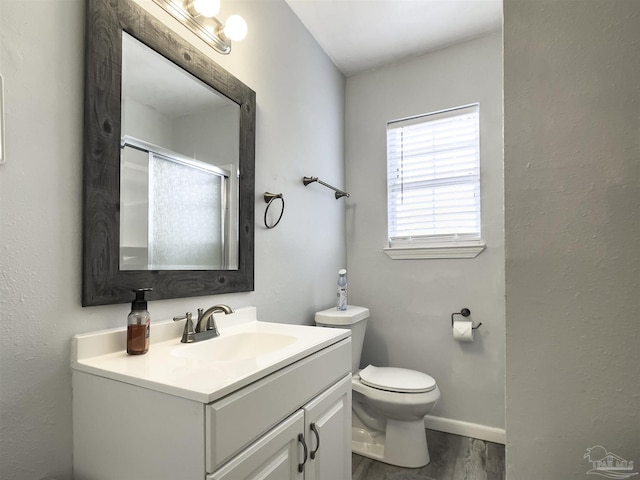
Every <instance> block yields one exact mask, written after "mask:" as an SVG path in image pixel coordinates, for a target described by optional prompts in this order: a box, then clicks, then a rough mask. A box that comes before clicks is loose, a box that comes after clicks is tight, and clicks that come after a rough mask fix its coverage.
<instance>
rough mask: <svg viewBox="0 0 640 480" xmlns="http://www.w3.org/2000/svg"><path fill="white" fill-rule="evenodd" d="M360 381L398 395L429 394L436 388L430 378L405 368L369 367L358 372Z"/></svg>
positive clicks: (433, 380) (432, 379) (434, 382)
mask: <svg viewBox="0 0 640 480" xmlns="http://www.w3.org/2000/svg"><path fill="white" fill-rule="evenodd" d="M360 381H361V382H362V383H364V384H365V385H369V386H370V387H373V388H378V389H380V390H388V391H391V392H400V393H421V392H429V391H431V390H433V389H434V388H436V381H435V379H434V378H433V377H432V376H430V375H427V374H426V373H422V372H417V371H415V370H409V369H406V368H395V367H374V366H373V365H369V366H367V367H366V368H363V369H362V370H360Z"/></svg>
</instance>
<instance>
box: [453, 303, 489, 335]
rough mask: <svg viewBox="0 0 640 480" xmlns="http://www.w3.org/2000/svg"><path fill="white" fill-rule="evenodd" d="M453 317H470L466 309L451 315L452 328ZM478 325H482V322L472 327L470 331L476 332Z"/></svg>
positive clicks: (469, 312)
mask: <svg viewBox="0 0 640 480" xmlns="http://www.w3.org/2000/svg"><path fill="white" fill-rule="evenodd" d="M454 315H462V316H463V317H465V318H466V317H468V316H469V315H471V310H469V309H468V308H463V309H462V310H460V311H459V312H453V313H452V314H451V326H452V327H453V317H454ZM480 325H482V322H480V323H479V324H478V325H476V326H475V327H474V326H472V327H471V329H472V330H477V329H479V328H480Z"/></svg>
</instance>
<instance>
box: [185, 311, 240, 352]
mask: <svg viewBox="0 0 640 480" xmlns="http://www.w3.org/2000/svg"><path fill="white" fill-rule="evenodd" d="M216 312H224V314H225V315H229V314H230V313H233V308H231V307H229V306H228V305H222V304H218V305H214V306H213V307H211V308H208V309H207V310H203V309H202V308H199V309H198V322H197V323H196V326H195V328H194V327H193V323H192V322H191V312H187V314H186V315H185V316H180V317H174V318H173V321H174V322H176V321H178V320H184V319H185V318H186V319H187V322H186V324H185V326H184V332H183V333H182V340H180V341H181V342H182V343H192V342H197V341H199V340H207V339H209V338H215V337H219V336H220V332H219V331H218V326H217V325H216V320H215V318H213V314H214V313H216Z"/></svg>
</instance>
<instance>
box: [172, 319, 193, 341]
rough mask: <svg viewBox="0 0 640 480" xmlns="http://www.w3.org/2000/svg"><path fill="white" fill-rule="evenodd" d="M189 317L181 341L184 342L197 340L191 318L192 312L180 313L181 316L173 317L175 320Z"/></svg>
mask: <svg viewBox="0 0 640 480" xmlns="http://www.w3.org/2000/svg"><path fill="white" fill-rule="evenodd" d="M185 318H186V319H187V321H186V323H185V324H184V330H183V331H182V338H181V339H180V342H182V343H193V342H195V341H196V338H195V332H194V329H193V320H191V312H187V313H186V315H180V316H179V317H173V321H174V322H177V321H179V320H184V319H185Z"/></svg>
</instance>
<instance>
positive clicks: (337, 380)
mask: <svg viewBox="0 0 640 480" xmlns="http://www.w3.org/2000/svg"><path fill="white" fill-rule="evenodd" d="M309 328H314V327H309ZM128 360H129V359H126V361H128ZM100 361H101V360H100ZM132 361H134V362H135V361H139V360H137V359H132ZM87 365H88V366H87ZM95 365H98V361H97V360H96V361H95V362H94V363H93V364H90V363H89V362H86V364H85V365H80V367H79V368H77V367H76V366H74V370H73V377H72V378H73V437H74V459H73V463H74V478H75V479H76V480H146V479H149V480H151V479H153V480H244V479H258V478H259V479H271V480H288V479H298V480H303V479H304V480H347V479H350V478H351V375H350V373H349V370H350V365H351V339H350V338H349V337H348V336H347V337H346V338H345V337H342V338H338V339H337V340H336V341H335V343H332V344H329V345H328V346H323V347H322V348H321V349H320V350H318V351H315V352H314V353H312V354H310V355H308V356H305V357H303V358H300V359H297V360H296V361H294V362H293V363H290V364H288V365H286V366H284V367H283V368H280V369H277V370H275V371H272V372H271V373H268V374H267V375H266V376H263V377H262V378H259V379H257V380H255V381H252V382H251V383H249V384H245V385H243V386H241V387H239V388H237V389H236V390H235V391H230V392H229V393H225V394H224V395H222V396H220V398H217V399H216V400H214V401H212V402H209V403H206V402H202V401H198V398H200V397H196V398H194V395H192V394H191V393H190V392H187V391H185V392H184V394H183V395H182V394H181V392H180V390H179V389H176V388H172V389H171V390H170V391H169V392H166V391H158V390H162V388H161V387H157V388H156V385H154V384H151V383H149V384H146V383H145V382H137V383H132V382H128V381H127V380H126V378H125V377H124V376H123V375H121V373H118V375H112V374H110V373H107V374H104V375H103V374H101V372H100V371H99V370H98V369H97V367H96V366H95ZM138 367H139V366H138ZM138 367H136V368H138ZM123 368H124V367H123ZM165 368H166V367H165ZM181 368H182V367H181ZM123 371H124V370H121V371H120V372H123ZM186 373H188V372H186ZM186 373H185V374H186ZM203 374H209V375H214V374H218V375H221V374H224V372H223V371H213V370H210V371H208V372H207V371H205V372H203ZM109 376H111V378H109ZM198 395H199V394H198ZM303 438H304V442H303V440H302V439H303ZM303 443H304V444H303ZM305 447H306V453H305ZM312 457H313V458H312Z"/></svg>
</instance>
